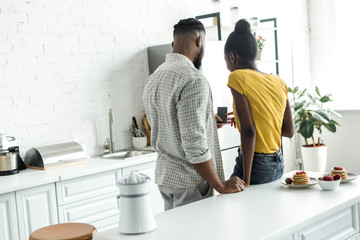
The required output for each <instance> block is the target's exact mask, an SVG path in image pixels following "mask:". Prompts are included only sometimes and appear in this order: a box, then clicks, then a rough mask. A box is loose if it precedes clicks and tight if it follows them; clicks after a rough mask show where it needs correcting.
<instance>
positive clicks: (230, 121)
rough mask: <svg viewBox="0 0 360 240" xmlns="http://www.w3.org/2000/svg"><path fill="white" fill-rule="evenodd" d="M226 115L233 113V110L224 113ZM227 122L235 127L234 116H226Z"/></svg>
mask: <svg viewBox="0 0 360 240" xmlns="http://www.w3.org/2000/svg"><path fill="white" fill-rule="evenodd" d="M225 115H226V116H231V115H234V113H233V112H228V113H227V114H225ZM227 123H229V124H230V126H231V127H234V128H236V122H235V118H234V117H228V118H227Z"/></svg>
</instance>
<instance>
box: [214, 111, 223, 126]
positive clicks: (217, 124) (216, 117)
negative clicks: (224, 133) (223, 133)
mask: <svg viewBox="0 0 360 240" xmlns="http://www.w3.org/2000/svg"><path fill="white" fill-rule="evenodd" d="M218 121H219V122H222V119H221V118H220V117H219V116H218V115H217V114H215V122H216V128H217V129H219V128H222V127H223V126H224V124H223V123H218Z"/></svg>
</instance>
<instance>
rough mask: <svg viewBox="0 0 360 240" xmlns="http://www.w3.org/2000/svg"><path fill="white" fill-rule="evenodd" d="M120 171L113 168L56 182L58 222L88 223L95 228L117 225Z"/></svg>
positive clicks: (99, 229) (101, 228) (100, 228)
mask: <svg viewBox="0 0 360 240" xmlns="http://www.w3.org/2000/svg"><path fill="white" fill-rule="evenodd" d="M119 174H120V172H119V171H117V170H114V171H108V172H104V173H99V174H93V175H89V176H85V177H79V178H74V179H70V180H65V181H60V182H57V183H56V187H57V197H58V211H59V222H60V223H65V222H84V223H89V224H92V225H94V226H95V227H96V229H97V230H98V231H102V230H104V229H107V228H110V227H114V226H116V225H117V224H118V222H119V206H118V202H117V198H116V196H117V195H118V188H117V186H116V182H117V179H118V175H119Z"/></svg>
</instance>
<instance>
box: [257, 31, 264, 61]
mask: <svg viewBox="0 0 360 240" xmlns="http://www.w3.org/2000/svg"><path fill="white" fill-rule="evenodd" d="M265 41H266V40H265V39H264V38H263V37H261V36H260V35H259V36H257V37H256V42H257V46H258V52H257V54H256V58H255V60H260V59H261V53H262V50H263V48H264V44H265Z"/></svg>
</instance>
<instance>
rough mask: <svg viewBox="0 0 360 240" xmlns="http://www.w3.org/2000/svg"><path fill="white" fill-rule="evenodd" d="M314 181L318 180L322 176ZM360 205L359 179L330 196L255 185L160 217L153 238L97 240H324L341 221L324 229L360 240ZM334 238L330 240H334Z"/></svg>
mask: <svg viewBox="0 0 360 240" xmlns="http://www.w3.org/2000/svg"><path fill="white" fill-rule="evenodd" d="M289 174H291V173H288V174H287V175H289ZM309 175H312V176H314V177H315V176H318V174H316V173H309ZM359 201H360V179H359V178H358V179H355V180H354V181H352V182H348V183H343V184H341V185H340V188H339V189H338V190H336V191H324V190H322V189H321V188H320V187H319V186H318V185H315V186H312V187H310V188H303V189H299V188H297V189H295V188H288V187H287V186H284V185H282V184H281V183H280V181H279V180H278V181H275V182H272V183H268V184H263V185H252V186H250V187H249V188H247V189H245V191H243V192H241V193H234V194H222V195H217V196H214V197H211V198H208V199H205V200H202V201H198V202H195V203H192V204H188V205H185V206H182V207H179V208H176V209H172V210H170V211H167V212H163V213H160V214H158V215H156V216H155V220H156V223H157V229H156V230H154V231H153V232H150V233H146V234H140V235H123V234H120V233H119V232H118V229H117V228H112V229H108V230H105V231H102V232H99V233H95V234H94V240H115V239H132V240H137V239H144V240H147V239H149V240H155V239H156V240H162V239H171V240H180V239H181V240H183V239H207V240H210V239H246V240H251V239H277V240H278V239H320V238H318V237H316V238H306V237H304V238H300V237H299V236H300V235H299V231H301V230H303V232H306V231H307V234H310V235H311V234H313V232H314V231H312V232H311V231H309V230H307V229H308V228H309V226H310V227H316V228H317V229H320V235H321V236H322V237H324V236H326V234H327V233H328V231H327V230H326V231H324V230H323V229H321V227H322V225H319V224H317V223H318V222H319V221H324V220H327V219H330V220H331V218H334V219H337V217H339V216H340V217H339V219H341V220H336V221H335V222H334V223H330V225H326V224H324V225H326V226H327V227H328V228H327V229H330V231H331V229H332V228H334V226H339V227H341V228H342V229H346V231H347V232H346V233H349V232H350V231H352V233H351V234H353V235H354V234H356V233H358V232H359V207H358V206H359V204H358V202H359ZM344 209H345V210H344ZM349 209H351V211H350V210H349ZM339 211H340V214H339ZM342 211H344V213H343V212H342ZM350 212H351V213H350ZM354 213H355V214H354ZM330 216H332V217H330ZM334 216H336V217H334ZM344 216H346V217H348V218H350V221H351V222H353V223H354V225H355V227H352V225H351V224H350V225H349V224H348V225H346V224H347V223H348V222H346V221H343V219H344V218H343V217H344ZM348 218H347V219H348ZM331 224H335V225H331ZM340 225H341V226H340ZM342 225H344V226H342ZM329 226H330V227H329ZM304 229H305V230H306V231H305V230H304ZM330 231H329V232H330ZM318 234H319V233H318ZM305 235H306V234H305ZM328 237H329V238H324V239H330V236H328ZM336 239H350V238H347V237H346V238H342V237H340V238H336ZM352 239H354V238H352Z"/></svg>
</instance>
